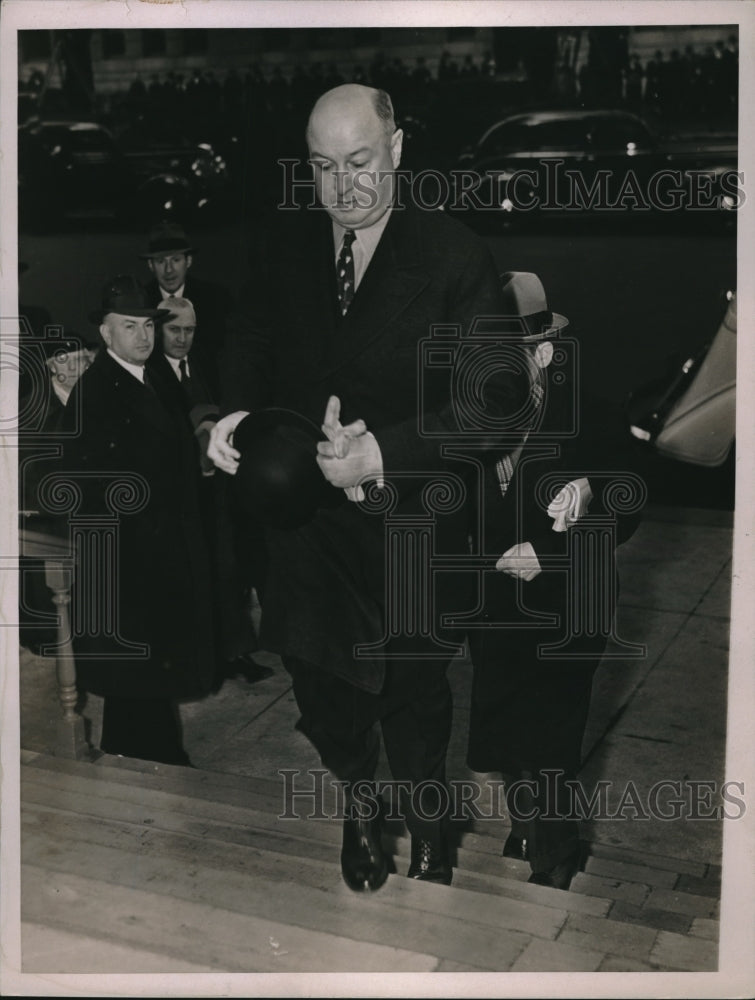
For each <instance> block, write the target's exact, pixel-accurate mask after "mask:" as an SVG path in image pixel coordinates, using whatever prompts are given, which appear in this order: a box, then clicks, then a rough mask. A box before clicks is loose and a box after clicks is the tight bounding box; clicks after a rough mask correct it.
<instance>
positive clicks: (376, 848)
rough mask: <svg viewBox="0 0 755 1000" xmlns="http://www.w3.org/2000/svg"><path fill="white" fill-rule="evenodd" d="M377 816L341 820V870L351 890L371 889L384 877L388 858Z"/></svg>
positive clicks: (371, 890)
mask: <svg viewBox="0 0 755 1000" xmlns="http://www.w3.org/2000/svg"><path fill="white" fill-rule="evenodd" d="M380 827H381V823H380V817H379V816H378V817H377V818H375V819H350V818H349V817H348V816H346V818H345V819H344V821H343V843H342V846H341V873H342V874H343V880H344V882H345V883H346V885H347V886H348V887H349V889H353V890H354V892H375V891H376V890H377V889H379V888H380V886H381V885H383V883H384V882H385V880H386V879H387V878H388V872H389V867H390V866H389V864H388V857H387V856H386V854H385V852H384V851H383V845H382V843H381V840H380Z"/></svg>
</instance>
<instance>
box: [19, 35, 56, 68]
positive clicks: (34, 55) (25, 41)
mask: <svg viewBox="0 0 755 1000" xmlns="http://www.w3.org/2000/svg"><path fill="white" fill-rule="evenodd" d="M50 34H51V33H50V32H49V31H19V33H18V41H19V48H20V50H21V61H22V62H29V61H30V60H32V59H47V58H49V56H50V55H51V53H52V46H51V44H50Z"/></svg>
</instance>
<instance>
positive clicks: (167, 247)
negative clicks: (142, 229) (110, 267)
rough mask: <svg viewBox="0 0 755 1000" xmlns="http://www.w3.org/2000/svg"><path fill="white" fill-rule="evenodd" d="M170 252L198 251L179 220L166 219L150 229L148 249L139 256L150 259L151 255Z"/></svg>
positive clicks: (158, 255)
mask: <svg viewBox="0 0 755 1000" xmlns="http://www.w3.org/2000/svg"><path fill="white" fill-rule="evenodd" d="M170 253H196V251H195V249H194V247H193V246H191V244H190V242H189V237H188V236H187V235H186V233H185V231H184V229H183V227H182V226H180V225H179V224H178V223H177V222H169V221H167V220H164V221H163V222H159V223H158V224H157V225H156V226H153V228H152V229H151V230H150V233H149V236H148V237H147V249H146V250H145V251H144V253H140V254H139V256H140V257H141V258H142V259H143V260H149V258H151V257H164V256H165V255H166V254H170Z"/></svg>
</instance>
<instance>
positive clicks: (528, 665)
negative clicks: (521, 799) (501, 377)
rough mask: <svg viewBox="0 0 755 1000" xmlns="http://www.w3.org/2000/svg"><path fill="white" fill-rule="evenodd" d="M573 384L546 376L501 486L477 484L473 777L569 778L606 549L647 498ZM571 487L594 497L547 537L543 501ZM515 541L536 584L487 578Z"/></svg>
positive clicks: (596, 644)
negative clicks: (547, 773)
mask: <svg viewBox="0 0 755 1000" xmlns="http://www.w3.org/2000/svg"><path fill="white" fill-rule="evenodd" d="M558 350H559V348H558V347H557V351H558ZM562 353H563V352H562ZM557 356H558V354H557ZM556 367H557V366H553V368H554V369H555V368H556ZM554 376H555V378H554ZM577 376H578V372H577V371H576V370H572V371H571V372H569V373H568V375H566V376H565V375H564V372H557V371H555V370H551V369H547V370H546V375H545V378H544V379H543V382H542V385H543V387H544V390H545V395H544V397H543V402H542V406H541V411H540V413H539V414H538V417H537V419H536V426H535V427H534V428H533V431H532V432H531V434H530V435H529V436H528V438H527V440H526V443H525V445H524V448H523V450H522V452H521V454H520V455H519V458H518V462H517V464H516V468H515V471H514V475H513V478H512V479H511V480H510V482H509V484H508V488H507V489H506V490H505V492H504V491H502V489H501V484H500V481H499V478H498V476H497V475H496V474H495V471H494V469H493V468H490V469H489V470H488V475H487V477H486V482H485V490H484V493H483V496H484V513H483V516H482V517H481V526H482V537H481V538H480V537H479V535H478V537H477V539H476V541H475V546H476V547H479V548H478V550H481V551H484V553H485V555H486V557H487V561H488V562H489V565H490V568H489V570H488V571H487V572H486V573H485V574H484V575H483V577H482V579H481V583H482V584H483V588H482V592H481V593H480V594H479V601H480V606H481V609H482V610H481V614H480V615H479V617H478V618H477V619H476V620H474V621H472V622H471V623H470V627H469V643H470V649H471V654H472V662H473V666H474V674H473V683H472V699H471V710H470V723H469V753H468V763H469V766H470V767H472V768H473V769H474V770H477V771H503V772H504V773H510V774H514V775H516V774H517V773H519V772H520V771H521V770H522V769H530V770H532V771H535V770H537V769H539V768H543V767H551V768H561V769H563V770H565V771H566V772H567V773H568V774H570V775H572V774H574V773H576V771H577V770H578V767H579V763H580V757H581V745H582V738H583V734H584V729H585V724H586V721H587V715H588V710H589V705H590V695H591V687H592V678H593V675H594V673H595V670H596V669H597V667H598V665H599V663H600V658H601V656H602V655H603V653H604V650H605V648H606V644H607V641H608V639H609V637H610V636H611V635H612V634H613V631H614V628H615V618H614V615H615V610H616V605H617V601H618V596H619V578H618V573H617V567H616V547H617V546H618V545H619V544H621V543H622V542H623V541H625V540H627V539H628V538H629V537H630V536H631V535H632V534H633V532H634V531H635V529H636V527H637V525H638V524H639V521H640V517H641V512H642V507H643V504H644V496H645V489H644V484H643V482H642V480H641V478H640V477H639V476H637V474H636V471H635V464H636V463H635V459H634V456H633V453H632V451H631V448H630V446H629V439H628V435H627V434H626V431H625V428H624V425H623V423H622V421H621V418H620V415H619V413H618V411H617V410H616V408H615V407H613V406H612V405H611V404H609V403H608V402H605V401H603V400H600V399H598V398H596V397H592V396H589V395H587V394H586V393H584V392H581V391H580V380H579V378H578V377H577ZM581 478H586V479H588V481H589V483H590V487H591V490H592V492H593V498H592V500H591V501H590V504H589V508H588V512H587V515H586V516H585V517H584V518H583V519H582V520H581V521H578V522H577V524H576V525H572V526H570V527H568V528H567V529H566V530H564V531H556V530H554V526H555V524H556V521H555V519H554V518H552V517H550V516H549V514H548V512H547V508H548V505H549V502H550V500H551V499H552V498H553V497H554V496H555V495H556V494H557V493H558V491H559V489H560V488H561V486H562V485H564V484H566V483H569V482H572V481H574V480H577V479H581ZM523 542H529V543H530V544H531V545H532V547H533V548H534V550H535V552H536V554H537V556H538V560H539V561H540V564H541V567H542V571H541V572H540V573H539V574H538V575H537V576H536V577H535V578H534V579H532V580H528V581H524V580H520V579H515V578H512V577H510V576H509V575H508V574H505V573H503V572H500V571H497V570H495V569H494V566H495V562H496V561H497V559H498V557H500V556H501V555H503V553H504V552H506V551H507V550H508V549H509V548H511V546H513V545H515V544H518V543H523ZM614 639H615V641H616V640H618V641H623V640H622V639H621V636H618V635H614ZM616 648H618V647H616Z"/></svg>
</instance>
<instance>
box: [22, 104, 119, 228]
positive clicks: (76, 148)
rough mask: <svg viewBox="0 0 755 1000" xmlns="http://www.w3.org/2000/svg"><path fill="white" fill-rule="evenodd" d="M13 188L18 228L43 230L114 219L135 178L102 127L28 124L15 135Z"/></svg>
mask: <svg viewBox="0 0 755 1000" xmlns="http://www.w3.org/2000/svg"><path fill="white" fill-rule="evenodd" d="M18 185H19V220H20V224H21V226H22V227H23V226H24V225H30V226H32V227H33V228H41V229H45V228H49V227H54V226H55V225H57V224H58V223H59V222H60V221H61V220H62V219H63V218H66V217H78V218H99V217H102V216H108V215H114V214H117V213H118V212H119V210H120V209H121V208H122V207H123V205H124V204H125V203H127V202H128V201H129V199H130V198H132V197H133V194H134V192H135V190H136V177H135V175H134V173H133V171H132V170H131V168H130V166H129V164H128V162H127V161H126V159H125V157H124V156H123V154H122V152H121V151H120V149H119V148H118V146H117V144H116V143H115V141H114V139H113V136H112V134H111V133H110V132H109V131H108V129H106V128H103V126H102V125H98V124H97V123H96V122H91V121H39V120H37V119H32V120H30V121H28V122H27V123H25V124H24V125H22V126H21V127H20V128H19V130H18Z"/></svg>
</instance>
